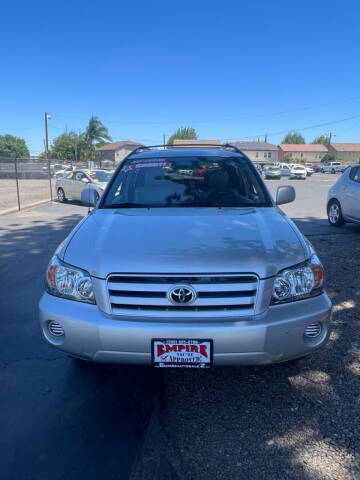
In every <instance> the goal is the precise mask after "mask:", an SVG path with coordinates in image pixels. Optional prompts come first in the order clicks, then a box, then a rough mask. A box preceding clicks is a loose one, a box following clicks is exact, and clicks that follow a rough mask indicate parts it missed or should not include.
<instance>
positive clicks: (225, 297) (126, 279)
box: [107, 274, 258, 317]
mask: <svg viewBox="0 0 360 480" xmlns="http://www.w3.org/2000/svg"><path fill="white" fill-rule="evenodd" d="M179 285H180V286H181V285H184V286H189V287H192V289H193V290H195V292H196V295H197V296H196V299H195V300H194V301H193V302H192V303H189V304H175V303H172V302H171V301H170V300H169V298H168V293H169V291H170V290H171V289H172V288H174V287H176V286H179ZM107 286H108V292H109V300H110V304H111V309H112V313H113V314H114V315H144V316H146V315H148V316H162V317H168V316H171V315H174V316H176V317H186V316H191V315H192V314H193V315H194V316H196V317H199V316H203V317H211V316H223V315H229V316H234V315H241V316H245V315H253V314H254V309H255V303H256V294H257V290H258V278H257V276H256V275H249V274H243V275H242V274H220V275H215V274H214V275H193V274H192V275H169V274H168V275H144V274H139V275H124V274H119V275H115V274H113V275H111V276H110V277H109V278H108V281H107Z"/></svg>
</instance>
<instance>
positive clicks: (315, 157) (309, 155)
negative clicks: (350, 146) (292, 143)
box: [279, 150, 326, 163]
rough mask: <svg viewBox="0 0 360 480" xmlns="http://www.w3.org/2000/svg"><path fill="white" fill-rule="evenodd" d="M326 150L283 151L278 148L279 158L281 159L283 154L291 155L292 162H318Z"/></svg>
mask: <svg viewBox="0 0 360 480" xmlns="http://www.w3.org/2000/svg"><path fill="white" fill-rule="evenodd" d="M325 155H326V152H303V154H302V156H301V152H283V151H282V150H280V152H279V159H280V160H282V159H283V158H284V156H287V157H291V161H292V162H294V163H319V162H321V159H322V158H324V157H325Z"/></svg>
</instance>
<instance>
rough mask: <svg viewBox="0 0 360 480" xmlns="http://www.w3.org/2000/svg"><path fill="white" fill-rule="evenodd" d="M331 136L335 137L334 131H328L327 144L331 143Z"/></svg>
mask: <svg viewBox="0 0 360 480" xmlns="http://www.w3.org/2000/svg"><path fill="white" fill-rule="evenodd" d="M331 137H336V133H332V132H329V143H328V145H330V143H331Z"/></svg>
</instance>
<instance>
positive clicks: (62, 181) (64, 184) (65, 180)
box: [56, 172, 74, 198]
mask: <svg viewBox="0 0 360 480" xmlns="http://www.w3.org/2000/svg"><path fill="white" fill-rule="evenodd" d="M73 177H74V173H73V172H69V173H68V174H67V175H66V176H63V177H60V178H58V179H57V180H56V185H57V188H59V187H61V188H62V189H63V190H64V193H65V197H66V198H72V195H71V186H72V183H73Z"/></svg>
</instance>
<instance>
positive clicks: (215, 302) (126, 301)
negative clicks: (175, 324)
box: [110, 295, 254, 309]
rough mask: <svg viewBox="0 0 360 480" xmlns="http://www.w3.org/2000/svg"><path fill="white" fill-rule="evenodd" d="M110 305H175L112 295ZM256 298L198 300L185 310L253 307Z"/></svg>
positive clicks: (164, 299) (186, 306) (159, 300)
mask: <svg viewBox="0 0 360 480" xmlns="http://www.w3.org/2000/svg"><path fill="white" fill-rule="evenodd" d="M110 303H111V304H114V305H116V304H117V303H119V304H122V305H156V306H158V307H169V308H171V307H173V306H174V304H173V303H170V302H169V300H168V299H167V298H166V297H165V295H164V298H157V297H155V298H148V297H143V298H139V297H115V296H113V295H110ZM253 303H254V297H235V298H234V297H230V298H228V297H226V298H197V299H196V300H195V302H193V303H191V304H189V305H184V308H188V309H191V308H193V309H194V308H196V307H207V306H208V307H212V306H219V305H223V306H224V307H226V306H227V305H253Z"/></svg>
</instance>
